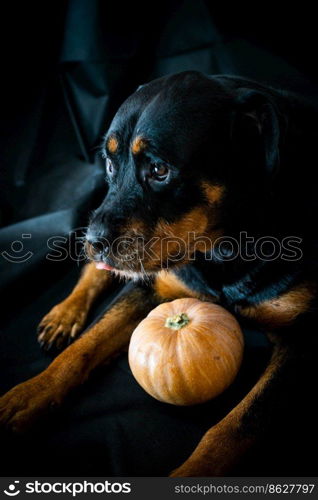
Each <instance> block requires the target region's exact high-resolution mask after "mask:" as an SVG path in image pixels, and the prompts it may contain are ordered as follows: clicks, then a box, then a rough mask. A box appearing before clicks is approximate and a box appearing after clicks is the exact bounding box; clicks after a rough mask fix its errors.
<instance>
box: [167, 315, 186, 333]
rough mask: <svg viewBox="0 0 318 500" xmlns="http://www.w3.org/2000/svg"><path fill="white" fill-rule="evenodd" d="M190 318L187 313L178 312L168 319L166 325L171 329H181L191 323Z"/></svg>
mask: <svg viewBox="0 0 318 500" xmlns="http://www.w3.org/2000/svg"><path fill="white" fill-rule="evenodd" d="M189 321H190V319H189V316H188V315H187V314H186V313H181V314H176V315H175V316H170V318H167V319H166V323H165V326H166V327H167V328H171V330H180V329H181V328H183V327H184V326H186V325H187V324H188V323H189Z"/></svg>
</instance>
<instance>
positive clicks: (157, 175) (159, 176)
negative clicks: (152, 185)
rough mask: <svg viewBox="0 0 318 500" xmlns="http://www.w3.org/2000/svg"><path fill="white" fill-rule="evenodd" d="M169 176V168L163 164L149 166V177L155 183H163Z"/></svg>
mask: <svg viewBox="0 0 318 500" xmlns="http://www.w3.org/2000/svg"><path fill="white" fill-rule="evenodd" d="M168 174H169V167H168V166H167V165H166V164H165V163H155V164H153V165H152V166H151V170H150V175H151V177H152V178H153V179H155V180H156V181H164V180H165V179H166V178H167V177H168Z"/></svg>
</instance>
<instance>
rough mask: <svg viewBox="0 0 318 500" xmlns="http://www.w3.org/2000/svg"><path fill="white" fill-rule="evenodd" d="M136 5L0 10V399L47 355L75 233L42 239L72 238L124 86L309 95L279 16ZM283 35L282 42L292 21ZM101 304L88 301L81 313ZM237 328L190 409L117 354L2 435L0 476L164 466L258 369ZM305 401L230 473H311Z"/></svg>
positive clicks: (76, 261) (70, 272)
mask: <svg viewBox="0 0 318 500" xmlns="http://www.w3.org/2000/svg"><path fill="white" fill-rule="evenodd" d="M142 9H144V6H143V5H142V4H138V2H137V3H136V2H133V3H127V2H120V1H118V2H117V3H116V2H115V3H111V4H110V3H109V2H103V1H97V0H90V1H87V0H74V1H70V2H58V5H57V3H56V2H54V4H53V3H52V4H51V3H50V2H44V3H43V2H42V3H40V2H39V3H33V4H31V5H30V3H27V4H22V3H21V4H20V5H19V15H18V16H17V13H16V12H15V10H14V9H13V10H12V11H11V12H10V11H9V12H7V13H6V14H5V15H4V16H2V19H3V20H4V24H6V26H5V27H6V28H7V31H6V36H5V38H4V42H3V44H2V47H3V51H4V55H5V56H7V61H6V63H5V65H4V72H3V82H2V83H3V88H4V90H3V92H2V97H3V107H2V117H3V120H2V122H3V127H2V133H1V138H0V154H1V167H0V187H1V215H0V223H1V229H0V242H1V252H0V265H1V290H0V291H1V306H2V307H1V323H0V329H1V333H0V352H1V362H0V369H1V378H0V392H1V393H3V392H5V391H6V390H8V389H10V388H11V387H12V386H14V385H15V384H17V383H20V382H22V381H24V380H26V379H28V378H30V377H32V376H34V375H36V374H37V373H39V372H40V371H41V370H43V369H44V368H45V367H46V366H47V365H48V364H49V363H50V361H51V359H52V355H48V354H45V353H44V352H42V351H41V349H40V347H39V345H38V343H37V341H36V335H35V330H36V326H37V324H38V323H39V321H40V320H41V318H42V317H43V315H44V314H46V313H47V312H48V310H49V309H50V308H51V307H52V306H53V305H55V304H56V303H57V302H59V301H61V300H62V299H63V298H64V297H65V296H66V295H67V293H68V292H69V291H70V290H71V289H72V287H73V286H74V284H75V282H76V280H77V277H78V274H79V268H80V266H81V259H80V255H77V253H76V252H75V250H74V248H75V247H74V237H73V238H71V248H72V255H71V257H68V258H60V259H57V258H56V256H57V254H56V249H52V248H48V240H49V239H50V238H51V237H52V236H55V237H56V236H59V237H61V238H62V239H61V240H60V241H61V247H62V250H61V251H62V252H65V250H66V249H67V248H69V242H68V241H69V240H68V235H69V233H70V231H72V230H74V229H77V232H76V235H77V236H81V234H82V231H81V230H82V228H84V227H85V225H86V224H87V220H88V213H89V211H90V210H91V209H93V208H94V207H96V206H98V204H99V202H100V200H101V198H102V196H103V194H105V190H106V187H105V183H104V166H103V164H102V161H101V159H100V158H99V157H98V154H97V151H98V146H99V144H100V141H101V138H102V135H103V134H104V133H105V131H106V130H107V126H108V124H109V123H110V120H111V118H112V116H113V114H114V113H115V111H116V109H117V108H118V106H119V105H120V103H121V102H122V101H123V100H124V99H125V98H126V97H127V96H128V95H129V94H130V93H131V92H133V91H134V90H135V89H136V88H137V86H138V85H140V84H142V83H144V82H146V81H149V80H150V79H152V78H155V77H158V76H161V75H165V74H168V73H173V72H178V71H183V70H187V69H196V70H200V71H203V72H206V73H209V74H217V73H228V74H237V75H241V76H247V77H250V78H255V79H259V80H262V81H266V82H268V83H272V84H278V85H280V86H283V87H285V88H289V89H292V90H296V91H299V92H302V93H305V94H306V95H308V96H310V97H312V98H313V99H316V98H317V87H316V84H315V76H314V75H313V72H312V68H311V67H310V65H309V64H307V66H306V64H305V63H306V60H305V61H304V60H303V59H301V58H299V57H298V56H297V57H296V56H295V57H294V58H293V57H292V54H291V53H289V52H288V47H287V45H286V41H284V43H281V44H280V43H279V37H278V33H279V26H278V24H277V20H276V21H275V23H276V24H275V26H274V31H273V32H272V33H270V35H267V38H266V36H265V30H264V29H263V31H262V29H261V28H260V31H261V32H260V34H259V40H258V42H257V41H256V40H255V32H254V33H250V32H246V21H245V18H244V14H243V13H242V12H241V13H240V12H235V15H236V16H237V24H235V29H234V26H233V21H232V24H231V23H230V27H231V29H232V32H229V25H228V22H227V15H228V14H227V13H226V11H225V10H224V11H222V9H221V8H220V7H218V8H217V9H216V8H213V4H212V2H211V3H210V2H203V1H196V2H192V1H189V0H188V1H173V2H171V1H170V2H168V1H163V2H160V3H158V4H157V5H156V4H155V5H153V6H151V12H150V10H149V12H148V11H146V12H144V11H143V10H142ZM141 11H142V12H141ZM296 19H297V17H296V13H294V21H295V20H296ZM240 21H241V22H242V31H243V32H242V33H240V28H239V27H240ZM286 29H287V30H289V31H288V33H289V36H290V39H292V36H293V35H294V32H293V30H292V29H291V27H287V28H286ZM244 30H245V31H244ZM275 30H276V31H275ZM255 31H256V32H257V30H255ZM271 35H272V36H273V37H274V39H275V36H276V39H275V40H276V46H274V47H273V46H272V38H271ZM306 43H307V39H303V45H301V42H300V45H298V48H299V47H300V48H302V50H303V51H306V53H307V54H308V52H310V50H311V49H310V46H306ZM266 45H267V46H266ZM275 49H276V50H275ZM48 254H49V258H48ZM65 255H66V254H65ZM52 256H53V258H52ZM62 256H64V253H63V254H62ZM108 301H109V297H104V298H103V299H101V301H100V302H99V304H98V305H97V306H96V308H95V312H94V313H92V316H91V318H90V320H93V318H94V315H96V314H98V313H100V312H101V311H102V310H103V309H104V308H105V307H106V306H107V303H108ZM245 336H246V350H245V357H244V363H243V367H242V369H241V371H240V374H239V376H238V378H237V380H236V381H235V383H234V384H233V386H232V387H231V388H230V389H229V390H228V391H226V392H225V393H224V394H223V395H221V396H220V397H219V398H217V399H216V400H215V401H212V402H209V403H207V404H204V405H200V406H196V407H191V408H178V407H174V406H170V405H166V404H162V403H159V402H157V401H155V400H154V399H152V398H151V397H150V396H148V395H147V394H146V393H145V392H144V391H143V390H142V389H141V388H140V387H139V386H138V384H137V383H136V381H135V380H134V378H133V377H132V375H131V372H130V370H129V367H128V363H127V355H126V354H123V355H121V356H120V357H119V358H118V359H117V360H115V361H114V362H113V363H112V364H111V365H110V366H108V367H104V368H101V369H99V370H98V371H97V372H96V373H95V374H94V375H93V376H92V377H91V379H90V380H89V382H88V383H86V384H85V385H84V386H83V387H81V388H79V389H78V390H77V391H76V392H75V393H74V394H73V395H72V396H71V397H70V398H69V399H68V401H67V402H66V404H65V405H64V406H63V408H62V409H61V410H60V411H59V412H58V413H57V414H56V415H54V418H51V419H50V420H48V421H45V422H43V423H39V424H38V425H37V427H36V429H34V431H33V432H32V433H31V434H29V435H27V436H24V437H18V438H16V439H14V440H13V441H12V440H11V439H10V440H9V441H8V440H7V438H4V441H3V444H2V447H1V451H2V462H3V463H2V467H1V470H2V474H3V475H37V476H40V475H43V476H44V475H61V476H67V475H95V476H98V475H108V476H114V475H133V476H134V475H135V476H143V475H150V476H151V475H153V476H159V475H166V474H167V473H168V472H169V471H170V470H171V469H173V468H175V467H176V466H178V465H180V463H181V462H182V461H183V460H184V459H185V458H186V457H187V456H188V455H189V454H190V452H191V451H192V450H193V448H194V446H195V445H196V443H197V442H198V441H199V439H200V437H201V436H202V435H203V433H204V431H205V430H206V429H208V428H209V427H210V426H211V425H212V424H213V423H214V422H216V421H218V420H219V419H220V418H221V417H222V416H223V415H225V414H226V412H227V411H228V410H229V409H231V408H232V407H233V406H234V405H235V404H236V403H237V402H238V401H239V400H240V398H241V397H242V396H243V395H244V394H245V393H246V392H247V391H248V389H249V388H250V387H251V386H252V385H253V383H254V382H255V380H256V379H257V377H258V376H259V374H260V373H261V372H262V370H263V369H264V366H265V364H266V361H267V360H268V357H269V354H270V352H269V346H268V343H267V341H266V339H265V338H264V336H262V335H261V334H260V333H258V332H251V331H248V330H245ZM291 393H292V391H291ZM310 399H311V396H310V394H309V395H308V394H307V392H306V391H305V390H304V391H303V392H302V395H301V397H300V395H299V394H298V395H297V398H296V397H295V400H291V408H292V414H291V415H290V419H289V421H288V425H286V420H285V417H281V418H280V417H279V416H278V419H277V425H276V429H275V430H274V431H273V430H272V432H271V435H270V436H267V435H264V442H262V443H260V445H259V447H258V448H257V449H256V450H254V451H253V452H252V454H251V455H250V456H249V457H247V458H246V459H245V461H244V463H242V464H241V465H240V466H239V467H238V469H237V473H238V474H245V475H253V474H258V475H270V474H272V475H275V474H276V475H277V474H278V475H284V474H285V475H310V474H311V473H312V474H313V475H314V473H313V472H310V467H311V462H310V460H309V459H308V460H306V458H305V457H306V456H307V455H308V448H309V444H308V442H307V441H306V439H307V440H309V438H310V442H311V447H312V448H313V447H314V441H313V428H314V424H313V422H314V419H313V416H312V415H313V414H312V411H311V409H310ZM304 422H306V426H304ZM295 426H297V429H296V430H295ZM300 428H302V431H300V430H299V429H300ZM291 433H292V440H291V439H290V435H291Z"/></svg>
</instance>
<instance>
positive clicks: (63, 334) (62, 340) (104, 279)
mask: <svg viewBox="0 0 318 500" xmlns="http://www.w3.org/2000/svg"><path fill="white" fill-rule="evenodd" d="M113 281H114V278H113V275H112V273H110V272H107V271H101V270H99V269H96V267H95V263H94V262H91V263H89V264H87V265H86V266H85V267H84V269H83V272H82V274H81V277H80V279H79V281H78V283H77V284H76V286H75V288H74V289H73V291H72V292H71V294H70V295H69V296H68V297H66V299H64V300H63V301H62V302H60V303H59V304H57V305H56V306H54V307H53V309H51V311H50V312H49V313H48V314H47V315H46V316H44V318H43V319H42V321H41V323H40V324H39V327H38V340H39V342H40V344H41V345H42V346H43V347H44V348H45V349H46V350H48V349H50V348H51V347H53V346H54V345H55V347H57V348H58V349H61V348H62V347H65V345H67V344H68V343H70V341H72V340H74V339H75V338H76V337H77V336H78V335H79V333H80V332H81V331H83V328H84V326H85V322H86V318H87V314H88V312H89V310H90V307H91V306H92V304H93V302H94V301H95V299H96V298H97V297H98V296H99V295H100V293H102V292H103V291H104V290H105V289H107V288H108V287H109V286H110V285H111V284H112V283H113Z"/></svg>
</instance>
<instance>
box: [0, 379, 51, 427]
mask: <svg viewBox="0 0 318 500" xmlns="http://www.w3.org/2000/svg"><path fill="white" fill-rule="evenodd" d="M57 404H58V401H57V399H56V396H55V394H54V384H53V381H52V380H51V378H50V377H49V376H46V375H45V372H43V373H42V374H40V375H37V376H36V377H33V378H32V379H30V380H28V381H27V382H23V383H22V384H19V385H17V386H15V387H13V389H11V390H10V391H9V392H7V393H6V394H4V396H2V397H1V398H0V427H1V428H2V429H5V430H8V431H11V432H24V431H26V430H27V429H28V428H29V427H31V426H32V425H33V424H34V423H35V422H36V421H37V420H38V419H39V418H40V417H41V416H42V415H43V414H45V413H47V412H48V410H49V409H50V408H53V407H55V406H56V405H57Z"/></svg>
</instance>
